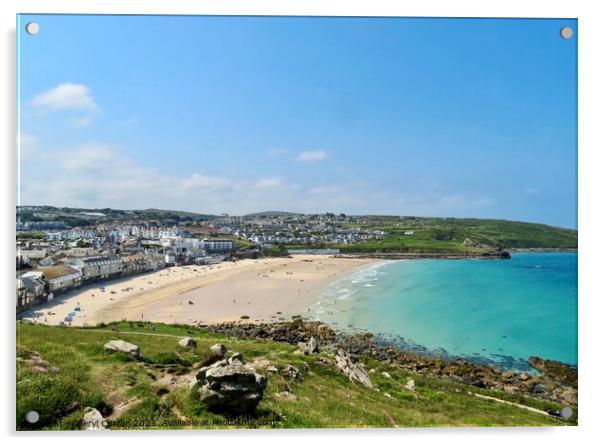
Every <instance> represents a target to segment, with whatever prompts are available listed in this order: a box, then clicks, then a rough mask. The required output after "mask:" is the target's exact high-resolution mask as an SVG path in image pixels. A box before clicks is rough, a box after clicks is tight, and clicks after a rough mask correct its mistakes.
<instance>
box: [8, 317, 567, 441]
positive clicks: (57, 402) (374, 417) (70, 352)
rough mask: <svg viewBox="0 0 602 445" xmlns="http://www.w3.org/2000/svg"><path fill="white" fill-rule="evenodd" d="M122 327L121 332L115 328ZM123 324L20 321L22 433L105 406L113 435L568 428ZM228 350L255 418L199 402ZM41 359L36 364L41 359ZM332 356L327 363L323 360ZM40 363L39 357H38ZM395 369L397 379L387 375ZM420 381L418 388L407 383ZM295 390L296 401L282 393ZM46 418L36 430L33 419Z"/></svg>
mask: <svg viewBox="0 0 602 445" xmlns="http://www.w3.org/2000/svg"><path fill="white" fill-rule="evenodd" d="M113 326H116V327H117V328H118V329H119V332H112V331H111V328H112V327H113ZM150 326H151V325H150V324H138V323H135V324H134V323H127V322H122V323H117V324H114V325H109V326H103V327H97V328H81V329H76V328H66V327H50V326H43V325H32V324H24V323H18V325H17V384H16V387H17V412H16V414H17V428H18V429H20V430H28V429H79V426H80V422H81V419H82V416H83V409H84V408H85V407H86V406H92V407H95V408H97V409H98V410H99V411H101V413H102V414H103V415H104V417H105V418H106V419H107V420H108V421H109V422H110V423H109V427H110V428H112V429H117V428H125V429H139V428H142V429H148V428H194V426H191V425H192V424H194V425H196V428H220V427H229V428H241V427H249V428H253V427H261V428H275V427H277V428H295V427H296V428H310V427H311V428H337V427H394V426H400V427H404V426H405V427H410V426H413V427H418V426H423V427H426V426H516V425H566V424H575V422H574V421H572V422H564V421H561V420H559V419H556V418H553V417H549V416H546V415H543V414H540V413H537V412H531V411H528V410H526V409H524V408H520V407H517V406H512V405H508V404H504V403H500V402H499V401H493V400H489V399H483V398H479V397H477V396H475V394H476V393H480V394H483V395H488V396H493V397H496V398H499V399H504V400H509V401H512V402H518V403H521V404H524V405H527V406H531V407H535V408H538V409H543V410H546V409H556V410H557V409H559V408H560V407H559V406H558V405H557V404H554V403H550V402H543V401H540V400H536V399H531V398H526V397H522V396H513V395H510V394H506V393H499V392H495V391H490V390H485V389H477V388H474V387H471V386H466V385H462V384H459V383H453V382H451V381H447V380H442V379H437V378H431V377H424V376H420V375H417V374H412V373H409V372H405V371H402V370H400V369H398V368H394V367H391V366H389V365H386V364H384V363H382V362H378V361H375V360H368V359H366V360H365V361H364V365H365V366H366V369H372V368H373V369H374V370H375V371H374V372H373V373H371V374H370V376H371V379H372V381H373V383H374V385H375V388H376V389H369V388H366V387H364V386H361V385H359V384H358V383H352V382H350V381H349V380H348V379H347V377H345V376H344V375H343V374H341V373H340V372H339V371H338V370H337V369H336V367H335V366H334V364H333V359H332V356H331V355H330V354H329V353H327V352H321V353H320V354H318V355H311V356H299V355H296V354H294V353H293V352H294V350H295V349H296V348H295V347H294V346H292V345H290V344H287V343H280V342H274V341H260V340H242V339H239V338H234V337H226V336H223V335H219V334H214V333H209V332H207V331H205V330H202V329H198V328H192V327H188V326H169V325H159V324H157V325H155V326H156V329H155V330H151V329H150ZM180 336H192V337H194V338H196V340H197V342H198V346H197V348H196V349H195V350H188V349H184V348H181V347H179V346H178V344H177V341H178V339H179V337H180ZM113 339H122V340H125V341H128V342H131V343H135V344H137V345H138V346H140V350H141V353H142V356H143V359H142V360H141V361H136V360H134V359H132V358H130V357H129V356H125V355H121V354H119V353H117V354H111V353H108V352H106V351H105V350H104V349H103V345H104V343H106V342H107V341H109V340H113ZM217 342H220V343H223V344H225V345H226V346H227V347H228V349H229V350H230V351H237V352H241V353H242V354H243V356H244V357H245V360H246V362H247V363H249V364H253V363H255V364H256V367H257V369H258V372H261V373H263V374H264V375H267V377H268V387H267V390H266V393H265V394H264V398H263V400H262V401H261V403H260V404H259V407H258V411H257V414H256V415H255V416H251V417H246V418H244V419H242V418H236V417H226V416H223V415H219V414H214V413H211V412H208V411H207V410H206V409H205V407H204V406H203V405H202V404H201V403H200V402H199V401H198V397H197V396H196V388H195V387H194V386H193V385H194V381H195V380H194V375H195V372H196V369H197V368H198V366H199V363H200V362H201V361H202V360H203V359H204V357H205V355H206V353H207V352H208V350H209V347H210V346H211V345H213V344H214V343H217ZM36 357H37V358H36ZM318 358H320V359H321V360H323V359H326V360H327V361H328V363H330V364H327V365H323V364H322V365H320V364H319V363H318V362H317V360H318ZM34 359H35V360H34ZM266 364H269V365H273V366H276V367H277V368H278V369H282V368H283V367H284V366H285V365H287V364H291V365H293V366H296V367H297V368H299V369H301V370H303V371H302V372H303V375H304V378H303V381H302V382H300V383H292V382H289V381H287V380H285V378H284V377H283V376H281V375H280V374H279V373H272V372H267V371H265V369H264V368H265V366H266ZM383 371H386V372H388V373H389V374H390V376H391V377H387V376H386V375H383V374H382V372H383ZM409 377H411V378H413V379H414V380H415V382H416V390H415V391H410V390H408V389H406V388H405V387H404V385H405V383H406V381H407V379H408V378H409ZM287 385H290V387H291V389H292V391H293V393H294V394H295V395H296V400H290V399H286V398H282V397H280V396H279V393H280V392H281V391H283V389H284V388H285V387H286V386H287ZM30 410H35V411H37V412H38V413H39V414H40V419H39V421H38V422H37V423H36V424H33V425H31V424H29V423H27V422H26V421H25V420H24V419H25V414H26V413H27V412H29V411H30Z"/></svg>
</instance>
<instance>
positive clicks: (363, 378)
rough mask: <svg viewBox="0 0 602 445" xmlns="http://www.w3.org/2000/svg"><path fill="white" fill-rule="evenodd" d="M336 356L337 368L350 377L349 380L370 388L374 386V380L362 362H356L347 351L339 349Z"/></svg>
mask: <svg viewBox="0 0 602 445" xmlns="http://www.w3.org/2000/svg"><path fill="white" fill-rule="evenodd" d="M335 358H336V366H337V368H338V369H339V370H340V371H341V372H342V373H343V374H345V375H346V376H347V377H349V380H351V381H352V382H353V381H357V382H359V383H361V384H362V385H364V386H366V387H368V388H372V387H373V385H372V381H371V380H370V377H369V376H368V373H367V372H366V370H365V369H364V367H363V366H362V364H361V363H355V362H354V361H353V360H352V359H351V357H350V356H349V354H348V353H347V352H346V351H344V350H343V349H339V350H338V352H337V355H336V357H335Z"/></svg>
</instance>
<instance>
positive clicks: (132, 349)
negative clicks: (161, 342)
mask: <svg viewBox="0 0 602 445" xmlns="http://www.w3.org/2000/svg"><path fill="white" fill-rule="evenodd" d="M104 348H105V349H106V350H107V351H113V352H124V353H126V354H128V355H131V356H132V357H134V358H136V359H139V358H140V357H141V355H140V348H139V347H138V346H136V345H134V344H132V343H128V342H127V341H123V340H111V341H110V342H108V343H105V346H104Z"/></svg>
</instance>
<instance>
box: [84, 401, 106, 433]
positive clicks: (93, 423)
mask: <svg viewBox="0 0 602 445" xmlns="http://www.w3.org/2000/svg"><path fill="white" fill-rule="evenodd" d="M106 428H107V422H106V421H105V419H104V418H103V417H102V414H100V411H98V410H97V409H96V408H92V407H91V406H88V407H86V408H85V409H84V418H83V421H82V430H85V431H93V430H104V429H106Z"/></svg>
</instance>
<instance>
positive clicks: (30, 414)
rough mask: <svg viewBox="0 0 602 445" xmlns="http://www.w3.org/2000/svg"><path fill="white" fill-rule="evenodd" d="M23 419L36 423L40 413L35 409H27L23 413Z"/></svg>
mask: <svg viewBox="0 0 602 445" xmlns="http://www.w3.org/2000/svg"><path fill="white" fill-rule="evenodd" d="M25 420H26V421H27V423H37V421H38V420H40V414H39V413H38V412H37V411H28V412H27V414H25Z"/></svg>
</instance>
